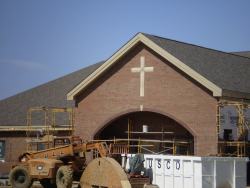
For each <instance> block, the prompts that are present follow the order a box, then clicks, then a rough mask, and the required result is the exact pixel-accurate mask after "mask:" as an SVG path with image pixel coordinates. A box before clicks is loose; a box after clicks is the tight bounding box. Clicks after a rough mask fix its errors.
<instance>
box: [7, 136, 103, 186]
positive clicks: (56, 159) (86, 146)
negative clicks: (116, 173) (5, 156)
mask: <svg viewBox="0 0 250 188" xmlns="http://www.w3.org/2000/svg"><path fill="white" fill-rule="evenodd" d="M59 140H61V143H67V145H61V146H56V147H53V148H50V149H46V150H41V151H37V152H26V153H24V154H22V155H21V156H19V162H20V163H19V164H18V165H16V166H14V167H13V168H12V170H11V172H10V182H11V184H12V186H13V187H14V188H28V187H30V186H31V185H32V182H33V181H34V180H39V181H40V183H41V184H42V185H43V187H56V185H57V187H61V188H70V187H71V186H72V181H73V180H79V178H80V176H81V175H82V172H83V171H84V169H85V168H86V157H85V154H86V152H89V151H93V150H95V151H96V152H98V154H99V156H100V157H107V156H108V148H107V145H106V143H104V142H99V143H84V142H82V140H81V139H80V138H79V137H72V138H71V139H70V138H68V137H66V138H60V139H59V138H56V139H55V144H56V142H58V141H59ZM68 143H69V144H68Z"/></svg>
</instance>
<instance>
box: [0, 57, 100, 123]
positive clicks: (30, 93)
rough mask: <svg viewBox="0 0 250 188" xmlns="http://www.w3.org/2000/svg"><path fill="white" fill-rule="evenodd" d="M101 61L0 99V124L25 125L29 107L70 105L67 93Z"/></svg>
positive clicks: (72, 102)
mask: <svg viewBox="0 0 250 188" xmlns="http://www.w3.org/2000/svg"><path fill="white" fill-rule="evenodd" d="M102 63H103V62H100V63H97V64H94V65H91V66H89V67H86V68H83V69H80V70H78V71H76V72H73V73H71V74H68V75H66V76H63V77H61V78H58V79H56V80H53V81H50V82H48V83H45V84H43V85H40V86H38V87H35V88H33V89H30V90H27V91H24V92H22V93H19V94H17V95H14V96H12V97H9V98H7V99H4V100H1V101H0V125H1V126H3V125H15V126H16V125H26V113H27V110H28V109H29V108H30V107H37V106H49V107H72V106H74V101H68V100H67V98H66V95H67V93H68V92H69V91H70V90H71V89H72V88H74V87H75V86H76V85H77V84H79V83H80V82H81V81H82V80H84V79H85V78H86V77H87V76H88V75H89V74H91V73H92V72H93V71H94V70H96V69H97V68H98V67H99V66H100V65H101V64H102Z"/></svg>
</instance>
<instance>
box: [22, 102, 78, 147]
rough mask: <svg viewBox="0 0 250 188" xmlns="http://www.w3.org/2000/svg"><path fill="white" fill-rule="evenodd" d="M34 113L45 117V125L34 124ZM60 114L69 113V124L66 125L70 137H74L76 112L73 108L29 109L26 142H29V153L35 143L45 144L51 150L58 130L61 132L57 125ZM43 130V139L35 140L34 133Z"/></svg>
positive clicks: (42, 107)
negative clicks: (57, 116)
mask: <svg viewBox="0 0 250 188" xmlns="http://www.w3.org/2000/svg"><path fill="white" fill-rule="evenodd" d="M34 113H40V115H42V116H43V119H41V121H43V124H41V125H39V126H36V125H34V124H33V121H32V120H34V119H35V118H34V117H33V116H34ZM58 113H67V116H68V118H67V120H68V124H67V125H66V127H67V129H65V130H67V131H68V132H69V136H71V135H73V133H74V110H73V108H59V107H44V106H41V107H32V108H29V110H28V112H27V129H26V137H27V139H26V141H27V151H30V150H32V148H33V146H32V145H33V143H36V144H37V143H39V142H40V143H43V144H45V145H46V148H50V147H51V144H52V141H53V137H54V136H55V134H56V132H57V131H58V130H61V129H60V128H58V127H57V123H56V115H57V114H58ZM39 130H41V131H42V132H43V134H44V135H43V137H42V139H41V138H38V137H37V138H35V137H34V135H33V136H32V134H34V132H38V131H39Z"/></svg>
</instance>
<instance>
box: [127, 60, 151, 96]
mask: <svg viewBox="0 0 250 188" xmlns="http://www.w3.org/2000/svg"><path fill="white" fill-rule="evenodd" d="M153 71H154V67H145V57H143V56H141V66H140V67H135V68H131V72H133V73H138V72H139V73H140V97H144V80H145V72H153Z"/></svg>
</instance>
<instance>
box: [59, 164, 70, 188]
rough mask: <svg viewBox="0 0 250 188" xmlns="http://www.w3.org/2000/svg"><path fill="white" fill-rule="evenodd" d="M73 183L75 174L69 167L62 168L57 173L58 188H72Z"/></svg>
mask: <svg viewBox="0 0 250 188" xmlns="http://www.w3.org/2000/svg"><path fill="white" fill-rule="evenodd" d="M72 182H73V172H72V169H71V168H70V167H69V166H61V167H60V168H59V169H58V170H57V173H56V185H57V188H71V187H72Z"/></svg>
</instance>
